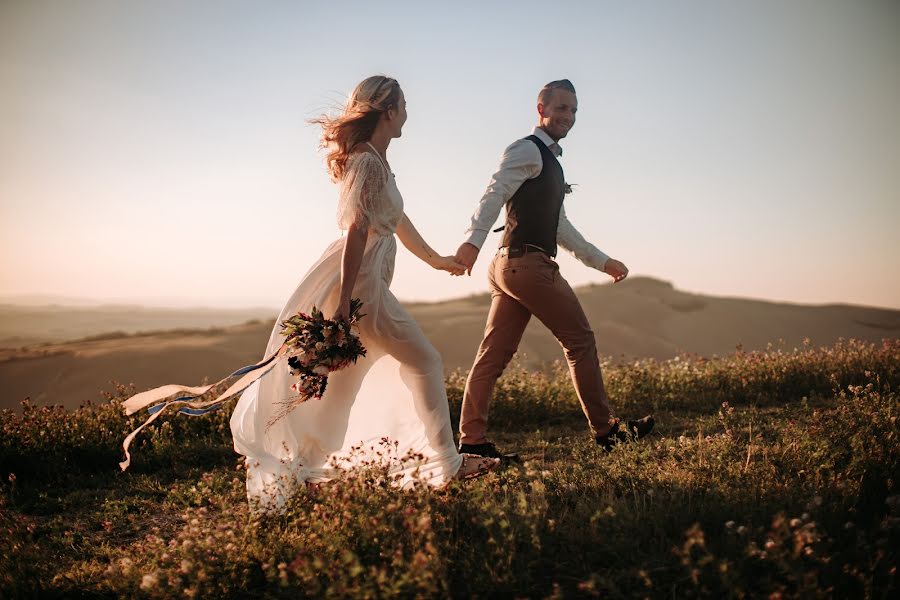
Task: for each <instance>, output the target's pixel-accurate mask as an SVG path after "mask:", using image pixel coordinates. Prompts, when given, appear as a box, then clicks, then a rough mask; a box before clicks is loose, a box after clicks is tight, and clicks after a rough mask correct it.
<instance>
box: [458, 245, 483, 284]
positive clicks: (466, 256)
mask: <svg viewBox="0 0 900 600" xmlns="http://www.w3.org/2000/svg"><path fill="white" fill-rule="evenodd" d="M479 251H480V250H479V249H478V247H477V246H475V245H473V244H470V243H469V242H463V243H462V244H461V245H460V247H459V250H457V251H456V262H458V263H460V264H461V265H464V266H465V267H466V272H467V273H468V274H469V276H471V275H472V266H473V265H474V264H475V260H476V259H477V258H478V252H479Z"/></svg>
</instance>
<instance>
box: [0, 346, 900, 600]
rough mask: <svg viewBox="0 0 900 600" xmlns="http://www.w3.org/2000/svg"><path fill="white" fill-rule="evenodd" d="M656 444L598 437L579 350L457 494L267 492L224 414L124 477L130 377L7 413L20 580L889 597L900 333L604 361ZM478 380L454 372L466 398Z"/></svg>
mask: <svg viewBox="0 0 900 600" xmlns="http://www.w3.org/2000/svg"><path fill="white" fill-rule="evenodd" d="M606 375H607V384H608V388H609V390H610V396H611V397H612V399H613V404H614V409H615V412H616V413H618V414H621V415H626V416H628V415H631V414H639V413H644V412H649V411H651V410H652V411H654V412H655V413H656V414H657V418H658V421H659V423H658V431H657V433H655V434H654V435H653V436H651V437H650V438H648V439H647V440H642V441H641V442H639V443H637V444H634V445H630V446H623V447H619V448H617V449H616V450H614V451H613V452H612V453H610V454H603V453H600V452H598V450H597V448H596V446H595V445H593V443H592V440H591V439H590V437H589V436H588V434H587V428H586V425H585V423H584V417H583V416H582V414H581V410H580V408H579V406H578V403H577V400H576V398H575V397H574V393H573V391H572V389H571V384H570V383H569V381H568V373H567V371H566V370H565V369H563V368H562V367H561V366H560V365H556V366H550V367H548V369H547V370H545V371H542V372H527V371H523V370H521V369H512V370H510V372H509V373H508V374H507V375H506V376H504V377H503V378H502V379H501V381H500V383H499V385H498V388H497V392H496V395H495V398H494V401H493V405H492V408H491V419H492V420H491V431H492V432H493V433H494V434H495V436H496V437H497V439H498V442H502V443H503V444H504V446H506V447H514V448H515V449H517V450H518V451H519V452H520V453H521V454H522V455H523V456H524V458H525V462H524V464H523V465H518V466H516V465H514V466H511V467H509V468H506V469H504V470H502V471H500V472H497V473H494V474H491V475H490V476H488V477H485V478H482V479H479V480H475V481H472V482H467V483H465V484H454V485H451V486H450V487H449V488H447V489H444V490H434V489H431V488H429V487H426V486H424V485H417V486H413V487H412V488H411V489H405V490H399V489H397V488H396V487H394V486H392V485H390V484H389V483H388V482H387V480H389V479H390V477H389V476H388V475H387V474H386V473H385V472H383V470H382V469H381V468H380V467H379V466H378V465H375V464H373V465H370V466H369V467H367V468H364V469H359V470H356V471H353V472H349V473H347V474H346V475H345V476H344V477H342V478H341V479H339V480H336V481H334V482H332V483H330V484H327V485H324V486H321V487H319V488H316V489H312V488H309V489H308V488H306V487H301V491H300V493H298V494H297V495H295V497H294V498H293V499H292V500H291V501H290V503H289V505H288V509H287V511H286V512H285V513H284V514H282V515H279V516H269V517H260V516H257V515H255V514H254V513H252V512H251V511H250V510H249V507H248V506H247V504H246V497H245V493H244V473H243V466H242V464H241V462H240V461H239V460H238V457H237V456H236V455H235V454H234V453H233V451H232V450H231V447H230V446H231V441H230V432H229V429H228V417H229V411H228V410H227V408H226V409H225V410H222V411H220V412H218V413H214V414H212V415H209V416H208V417H205V418H202V419H199V418H196V419H195V418H188V417H176V418H170V419H168V420H165V421H164V422H163V423H162V424H161V425H160V426H158V427H154V428H152V429H151V430H150V431H149V432H148V433H147V435H145V436H143V437H142V438H140V440H141V441H140V442H138V443H137V447H136V449H135V452H134V462H133V465H132V468H131V469H130V470H129V471H128V472H127V473H119V472H117V471H118V469H117V462H118V461H119V460H120V459H121V451H120V444H121V440H122V438H123V437H124V435H125V433H126V432H127V431H129V430H130V428H132V427H133V426H135V425H136V422H137V419H136V418H126V417H124V416H123V415H122V414H121V412H120V408H119V406H118V402H119V401H120V400H121V398H122V397H124V396H127V395H128V394H129V393H130V391H131V390H129V389H128V388H125V387H121V388H120V389H119V391H118V392H117V394H116V395H114V396H113V397H110V398H109V399H108V400H109V401H108V402H106V403H103V404H97V405H90V406H85V407H82V408H80V409H78V410H76V411H65V410H62V409H60V408H36V407H32V406H30V405H26V406H25V407H24V410H23V412H22V413H21V414H20V415H16V414H13V413H12V412H9V411H7V412H4V413H2V414H0V476H2V477H3V483H2V494H0V531H2V532H3V535H0V596H2V597H11V598H15V597H34V596H41V597H54V596H55V597H73V596H79V597H118V596H126V597H127V596H134V597H158V598H169V597H187V598H193V597H196V598H207V597H242V598H244V597H251V598H252V597H275V598H277V597H285V598H286V597H297V596H314V597H318V596H330V597H404V598H405V597H415V596H420V597H475V596H480V597H487V596H501V597H591V596H597V597H603V598H644V597H660V598H668V597H678V598H680V597H716V598H718V597H729V598H751V597H766V598H819V597H824V598H831V597H853V598H885V597H892V596H894V595H895V594H896V593H897V587H898V584H897V573H896V568H897V562H898V548H900V494H898V491H897V483H898V481H900V479H898V477H900V472H898V465H900V424H898V423H897V417H898V408H900V402H898V400H900V399H898V393H897V386H898V383H900V341H896V340H893V341H886V342H884V343H883V344H881V345H873V344H864V343H860V342H855V341H849V342H841V343H839V344H836V345H834V346H832V347H828V348H812V347H808V346H805V347H803V348H799V349H796V350H794V349H790V350H788V349H783V348H771V349H770V350H768V351H766V352H757V353H744V352H737V353H735V354H733V355H730V356H727V357H722V358H716V359H713V360H707V359H703V358H700V357H692V356H683V357H679V358H678V359H676V360H671V361H666V362H659V363H658V362H653V361H644V362H638V363H632V364H627V365H616V366H614V365H612V364H607V365H606ZM463 383H464V374H462V373H457V374H454V375H452V376H451V377H449V379H448V386H449V396H450V399H451V414H458V410H459V402H460V399H461V395H462V385H463Z"/></svg>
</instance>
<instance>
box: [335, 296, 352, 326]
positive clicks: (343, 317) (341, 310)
mask: <svg viewBox="0 0 900 600" xmlns="http://www.w3.org/2000/svg"><path fill="white" fill-rule="evenodd" d="M349 319H350V300H346V301H342V302H341V303H340V304H338V306H337V308H336V309H335V311H334V314H333V315H332V316H331V320H332V321H344V322H347V321H348V320H349Z"/></svg>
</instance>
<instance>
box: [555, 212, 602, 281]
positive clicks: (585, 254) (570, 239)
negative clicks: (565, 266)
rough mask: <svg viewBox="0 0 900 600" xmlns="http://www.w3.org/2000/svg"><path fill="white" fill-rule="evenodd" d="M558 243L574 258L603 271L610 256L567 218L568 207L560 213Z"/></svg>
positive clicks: (557, 233)
mask: <svg viewBox="0 0 900 600" xmlns="http://www.w3.org/2000/svg"><path fill="white" fill-rule="evenodd" d="M556 242H557V243H558V244H559V245H560V246H561V247H562V248H564V249H565V250H566V251H567V252H569V253H570V254H571V255H572V256H574V257H575V258H577V259H578V260H579V261H581V262H582V263H584V264H585V265H587V266H589V267H593V268H594V269H597V270H598V271H602V270H603V268H604V267H605V266H606V261H607V260H609V256H607V255H606V254H604V253H603V252H602V251H601V250H600V249H599V248H597V247H596V246H595V245H593V244H592V243H590V242H589V241H587V240H586V239H584V236H583V235H581V234H580V233H579V232H578V230H577V229H575V226H574V225H572V223H571V222H570V221H569V218H568V217H567V216H566V207H565V206H561V207H560V211H559V226H558V227H557V229H556Z"/></svg>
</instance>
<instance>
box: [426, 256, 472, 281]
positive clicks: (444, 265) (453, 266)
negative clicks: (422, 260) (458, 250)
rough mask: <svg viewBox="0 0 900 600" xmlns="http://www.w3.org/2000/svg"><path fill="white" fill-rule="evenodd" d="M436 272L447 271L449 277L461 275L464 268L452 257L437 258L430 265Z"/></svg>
mask: <svg viewBox="0 0 900 600" xmlns="http://www.w3.org/2000/svg"><path fill="white" fill-rule="evenodd" d="M431 266H432V267H434V268H435V269H437V270H438V271H447V272H448V273H450V274H451V275H454V276H455V275H462V274H463V273H465V272H466V266H465V265H464V264H461V263H459V262H457V261H456V259H455V258H454V257H452V256H438V257H437V258H436V259H434V262H433V263H432V264H431Z"/></svg>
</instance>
